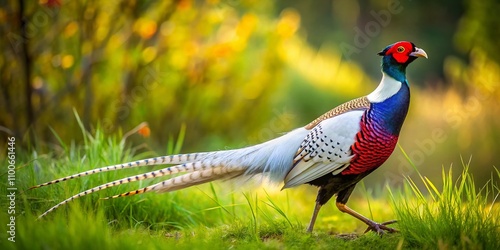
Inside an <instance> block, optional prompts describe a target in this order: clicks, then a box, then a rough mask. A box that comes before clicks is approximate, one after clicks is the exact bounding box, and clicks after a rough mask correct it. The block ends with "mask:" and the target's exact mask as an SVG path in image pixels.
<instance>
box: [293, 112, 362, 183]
mask: <svg viewBox="0 0 500 250" xmlns="http://www.w3.org/2000/svg"><path fill="white" fill-rule="evenodd" d="M363 112H364V111H362V110H356V111H351V112H347V113H344V114H341V115H338V116H335V117H333V118H330V119H327V120H324V121H322V122H321V123H319V124H318V125H317V126H316V127H314V128H313V129H312V130H311V131H310V132H309V134H308V135H307V136H306V137H305V139H304V141H303V142H302V144H301V145H300V148H299V150H298V152H297V154H296V157H295V159H294V166H293V168H292V169H291V170H290V172H289V173H288V174H287V175H286V177H285V179H284V182H285V186H284V187H283V188H289V187H294V186H298V185H300V184H304V183H308V182H310V181H312V180H315V179H317V178H319V177H321V176H324V175H327V174H329V173H332V174H334V175H335V174H338V173H340V172H342V171H343V170H344V169H345V168H347V167H348V166H349V161H350V160H351V158H352V157H353V155H352V152H351V149H350V148H351V146H352V145H353V144H354V142H355V137H356V134H357V133H358V132H359V130H360V126H359V123H360V121H361V116H362V115H363Z"/></svg>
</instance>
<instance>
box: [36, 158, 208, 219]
mask: <svg viewBox="0 0 500 250" xmlns="http://www.w3.org/2000/svg"><path fill="white" fill-rule="evenodd" d="M209 167H210V166H208V165H206V164H203V162H201V161H197V162H192V163H185V164H182V165H176V166H171V167H168V168H164V169H160V170H156V171H152V172H149V173H145V174H140V175H135V176H130V177H126V178H123V179H119V180H115V181H112V182H108V183H105V184H102V185H99V186H97V187H93V188H91V189H87V190H85V191H83V192H81V193H78V194H76V195H73V196H71V197H69V198H68V199H66V200H64V201H62V202H60V203H59V204H57V205H55V206H53V207H51V208H50V209H49V210H47V211H45V212H44V213H43V214H42V215H40V216H39V217H38V218H39V219H40V218H42V217H43V216H45V215H47V214H48V213H50V212H52V211H54V210H55V209H57V208H58V207H60V206H62V205H64V204H66V203H68V202H70V201H72V200H75V199H77V198H80V197H82V196H85V195H88V194H91V193H94V192H97V191H101V190H103V189H106V188H110V187H114V186H118V185H122V184H125V183H129V182H134V181H140V180H145V179H150V178H156V177H160V176H165V175H172V174H177V173H181V172H199V171H204V169H207V168H209Z"/></svg>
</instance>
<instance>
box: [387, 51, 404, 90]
mask: <svg viewBox="0 0 500 250" xmlns="http://www.w3.org/2000/svg"><path fill="white" fill-rule="evenodd" d="M406 66H408V63H405V64H400V63H398V62H396V60H394V58H392V56H391V55H387V56H384V57H383V58H382V71H383V72H385V73H386V74H387V75H389V76H391V77H392V78H394V79H396V80H397V81H400V82H406V84H408V82H407V81H406Z"/></svg>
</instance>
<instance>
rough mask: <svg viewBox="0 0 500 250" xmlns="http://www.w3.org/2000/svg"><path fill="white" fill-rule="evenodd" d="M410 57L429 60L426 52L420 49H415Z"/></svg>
mask: <svg viewBox="0 0 500 250" xmlns="http://www.w3.org/2000/svg"><path fill="white" fill-rule="evenodd" d="M410 56H414V57H425V58H428V57H427V53H425V51H424V50H423V49H420V48H417V47H415V51H413V52H411V53H410Z"/></svg>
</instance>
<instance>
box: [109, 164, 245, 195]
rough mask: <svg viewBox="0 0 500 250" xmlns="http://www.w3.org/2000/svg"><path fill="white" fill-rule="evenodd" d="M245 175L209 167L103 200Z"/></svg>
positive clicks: (240, 171)
mask: <svg viewBox="0 0 500 250" xmlns="http://www.w3.org/2000/svg"><path fill="white" fill-rule="evenodd" d="M244 173H245V168H227V167H221V166H218V167H211V168H208V169H203V170H198V171H194V172H191V173H188V174H184V175H181V176H176V177H174V178H171V179H168V180H165V181H162V182H160V183H157V184H154V185H151V186H148V187H145V188H141V189H137V190H134V191H130V192H126V193H123V194H119V195H114V196H110V197H106V198H103V199H113V198H119V197H125V196H132V195H136V194H143V193H147V192H151V191H156V192H158V193H164V192H171V191H175V190H180V189H184V188H188V187H191V186H195V185H199V184H203V183H207V182H211V181H215V180H219V179H231V178H235V177H238V176H240V175H243V174H244Z"/></svg>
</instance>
